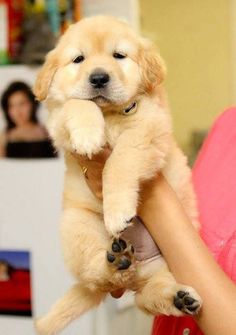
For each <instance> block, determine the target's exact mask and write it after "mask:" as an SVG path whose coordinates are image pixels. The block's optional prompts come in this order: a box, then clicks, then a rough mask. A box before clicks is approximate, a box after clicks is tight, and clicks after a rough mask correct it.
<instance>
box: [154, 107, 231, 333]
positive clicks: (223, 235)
mask: <svg viewBox="0 0 236 335" xmlns="http://www.w3.org/2000/svg"><path fill="white" fill-rule="evenodd" d="M193 182H194V185H195V190H196V193H197V198H198V206H199V211H200V222H201V225H202V228H201V236H202V238H203V240H204V241H205V242H206V244H207V245H208V247H209V249H210V250H211V252H212V253H213V255H214V257H215V259H216V260H217V262H218V263H219V264H220V266H221V267H222V268H223V269H224V271H225V272H226V273H227V274H228V276H229V277H230V278H232V280H234V281H235V282H236V108H230V109H228V110H226V111H225V112H224V113H223V114H222V115H221V116H220V117H219V118H218V119H217V121H216V122H215V124H214V126H213V128H212V129H211V131H210V133H209V135H208V137H207V139H206V141H205V143H204V145H203V147H202V150H201V152H200V154H199V157H198V159H197V162H196V164H195V166H194V169H193ZM203 303H204V302H203ZM235 332H236V330H235ZM157 334H158V335H202V334H203V333H202V332H201V331H200V330H199V329H198V327H197V325H196V324H195V322H194V320H193V319H192V318H191V317H181V318H176V317H166V316H161V317H157V318H156V319H155V321H154V325H153V335H157Z"/></svg>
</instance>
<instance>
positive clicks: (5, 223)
mask: <svg viewBox="0 0 236 335" xmlns="http://www.w3.org/2000/svg"><path fill="white" fill-rule="evenodd" d="M63 170H64V166H63V162H62V160H59V159H50V160H45V159H42V160H35V161H34V160H32V161H31V160H22V161H21V160H5V159H4V160H0V249H14V250H17V249H19V250H22V249H24V250H30V251H31V257H32V259H31V260H32V264H31V266H32V288H33V290H32V295H33V312H34V315H36V316H40V315H42V314H44V313H45V312H46V311H47V310H48V309H49V308H50V306H51V305H52V304H53V303H54V302H55V301H56V300H57V299H58V298H59V297H60V296H61V295H62V294H64V292H65V291H66V290H67V288H69V287H70V285H71V283H72V282H73V280H72V278H71V277H70V276H69V274H68V271H67V270H66V269H65V268H64V264H63V259H62V255H61V247H60V241H59V235H58V231H59V229H58V226H59V220H60V213H61V195H62V185H63ZM94 317H95V316H94V312H90V313H87V314H86V315H85V316H84V317H82V318H81V319H80V320H79V321H76V322H75V323H73V324H72V325H71V326H70V327H68V328H67V329H66V330H65V331H64V332H63V333H62V334H65V335H72V334H73V335H76V334H78V335H79V334H80V335H83V334H84V335H94V331H93V327H94ZM34 333H35V332H34V330H33V322H32V319H31V318H24V317H5V316H4V317H3V316H1V317H0V334H4V335H15V334H17V335H32V334H34Z"/></svg>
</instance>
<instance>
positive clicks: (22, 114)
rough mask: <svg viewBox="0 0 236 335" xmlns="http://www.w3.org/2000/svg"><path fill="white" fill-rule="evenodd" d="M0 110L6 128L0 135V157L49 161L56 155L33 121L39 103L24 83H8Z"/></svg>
mask: <svg viewBox="0 0 236 335" xmlns="http://www.w3.org/2000/svg"><path fill="white" fill-rule="evenodd" d="M1 107H2V111H3V114H4V118H5V122H6V127H5V131H4V132H3V133H2V134H0V157H6V158H52V157H56V156H57V154H56V152H55V149H54V148H53V146H52V143H51V141H50V139H49V137H48V133H47V131H46V129H45V127H44V126H43V125H41V124H40V123H39V121H38V118H37V111H38V107H39V103H38V102H37V101H36V100H35V97H34V94H33V93H32V91H31V88H30V87H29V86H28V85H27V84H26V83H24V82H21V81H16V82H13V83H11V84H10V85H9V86H8V87H7V89H6V90H5V91H4V92H3V94H2V97H1Z"/></svg>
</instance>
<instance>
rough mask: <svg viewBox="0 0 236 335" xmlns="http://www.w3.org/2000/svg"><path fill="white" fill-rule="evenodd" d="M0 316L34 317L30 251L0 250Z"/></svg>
mask: <svg viewBox="0 0 236 335" xmlns="http://www.w3.org/2000/svg"><path fill="white" fill-rule="evenodd" d="M0 315H18V316H29V317H30V316H32V301H31V271H30V253H29V252H28V251H14V250H0Z"/></svg>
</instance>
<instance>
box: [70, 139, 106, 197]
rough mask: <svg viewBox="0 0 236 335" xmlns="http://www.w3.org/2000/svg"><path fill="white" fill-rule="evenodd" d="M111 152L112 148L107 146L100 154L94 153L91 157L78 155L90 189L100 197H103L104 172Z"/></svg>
mask: <svg viewBox="0 0 236 335" xmlns="http://www.w3.org/2000/svg"><path fill="white" fill-rule="evenodd" d="M110 154H111V149H110V148H109V147H108V146H106V147H105V148H104V149H103V150H102V151H100V152H99V153H98V154H95V155H93V156H92V158H91V159H89V158H88V156H85V155H76V157H77V159H78V161H79V164H80V166H81V168H82V169H83V171H84V174H85V177H86V182H87V184H88V186H89V188H90V190H91V191H92V192H93V194H94V195H95V196H96V197H97V198H99V199H102V172H103V168H104V165H105V163H106V160H107V159H108V157H109V156H110Z"/></svg>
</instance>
